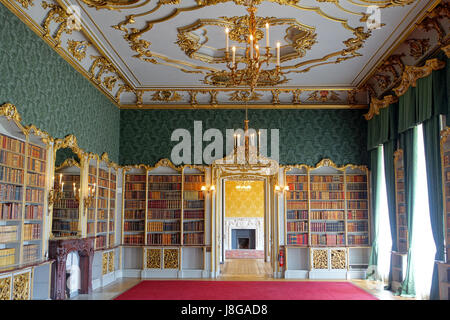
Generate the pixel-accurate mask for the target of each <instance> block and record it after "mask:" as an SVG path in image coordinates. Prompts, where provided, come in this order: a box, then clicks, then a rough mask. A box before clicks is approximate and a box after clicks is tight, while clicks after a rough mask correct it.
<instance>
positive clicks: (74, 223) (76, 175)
mask: <svg viewBox="0 0 450 320" xmlns="http://www.w3.org/2000/svg"><path fill="white" fill-rule="evenodd" d="M60 175H62V178H61V183H60V178H59V177H60ZM54 188H55V190H62V192H63V194H62V197H61V199H59V200H58V201H56V202H55V203H54V204H53V222H52V234H53V236H55V237H70V236H80V235H81V229H80V213H79V201H78V200H77V199H76V196H75V195H76V194H79V189H80V167H79V165H69V166H66V165H65V164H64V163H63V164H62V165H61V166H60V167H59V168H57V169H56V170H55V182H54Z"/></svg>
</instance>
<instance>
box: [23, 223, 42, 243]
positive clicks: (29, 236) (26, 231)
mask: <svg viewBox="0 0 450 320" xmlns="http://www.w3.org/2000/svg"><path fill="white" fill-rule="evenodd" d="M40 238H41V225H40V224H38V223H33V224H24V225H23V239H24V240H37V239H40Z"/></svg>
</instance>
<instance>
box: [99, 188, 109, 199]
mask: <svg viewBox="0 0 450 320" xmlns="http://www.w3.org/2000/svg"><path fill="white" fill-rule="evenodd" d="M97 190H98V193H97V197H100V198H108V196H109V189H105V188H101V187H100V186H99V188H98V189H97Z"/></svg>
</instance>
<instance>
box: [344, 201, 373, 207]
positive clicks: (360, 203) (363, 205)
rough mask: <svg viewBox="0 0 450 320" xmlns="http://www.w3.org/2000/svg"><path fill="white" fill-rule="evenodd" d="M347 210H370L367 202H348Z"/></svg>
mask: <svg viewBox="0 0 450 320" xmlns="http://www.w3.org/2000/svg"><path fill="white" fill-rule="evenodd" d="M347 208H349V209H368V202H367V201H348V202H347Z"/></svg>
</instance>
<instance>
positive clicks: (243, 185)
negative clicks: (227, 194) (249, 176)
mask: <svg viewBox="0 0 450 320" xmlns="http://www.w3.org/2000/svg"><path fill="white" fill-rule="evenodd" d="M251 188H252V186H251V185H250V182H249V181H241V182H240V183H239V184H238V185H236V189H237V190H239V191H250V189H251Z"/></svg>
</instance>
